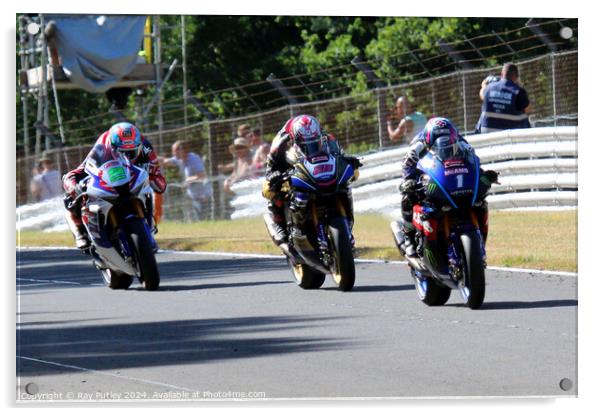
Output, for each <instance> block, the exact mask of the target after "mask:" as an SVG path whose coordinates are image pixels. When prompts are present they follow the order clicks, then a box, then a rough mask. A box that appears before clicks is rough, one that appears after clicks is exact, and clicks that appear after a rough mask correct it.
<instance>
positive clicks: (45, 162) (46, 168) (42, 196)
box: [31, 152, 63, 202]
mask: <svg viewBox="0 0 602 416" xmlns="http://www.w3.org/2000/svg"><path fill="white" fill-rule="evenodd" d="M38 163H39V169H38V172H39V173H38V174H37V175H35V176H34V177H33V179H32V180H31V194H32V195H33V198H34V200H35V201H36V202H39V201H44V200H46V199H50V198H54V197H55V196H59V195H61V194H62V193H63V186H62V182H61V174H60V173H59V171H58V170H56V169H55V168H54V161H53V160H52V159H50V157H49V156H48V154H47V153H46V152H44V153H42V157H41V158H40V159H39V160H38Z"/></svg>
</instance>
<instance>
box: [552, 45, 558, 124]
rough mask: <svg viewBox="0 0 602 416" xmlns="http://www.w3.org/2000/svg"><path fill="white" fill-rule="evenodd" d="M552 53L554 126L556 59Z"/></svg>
mask: <svg viewBox="0 0 602 416" xmlns="http://www.w3.org/2000/svg"><path fill="white" fill-rule="evenodd" d="M554 55H555V54H554V53H552V54H551V59H552V108H553V111H554V127H556V117H557V115H556V60H555V59H554Z"/></svg>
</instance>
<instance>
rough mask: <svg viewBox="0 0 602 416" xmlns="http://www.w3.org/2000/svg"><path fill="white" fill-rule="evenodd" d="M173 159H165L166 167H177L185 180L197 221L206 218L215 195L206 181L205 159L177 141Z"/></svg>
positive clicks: (173, 150)
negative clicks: (207, 210)
mask: <svg viewBox="0 0 602 416" xmlns="http://www.w3.org/2000/svg"><path fill="white" fill-rule="evenodd" d="M171 154H172V157H171V158H163V159H162V163H163V164H164V165H166V166H176V167H177V168H178V169H179V170H180V174H181V175H182V177H183V179H184V185H185V186H186V194H187V195H188V197H189V198H190V199H191V200H192V207H193V209H194V214H195V217H196V219H197V220H200V219H202V218H204V213H205V211H206V208H207V207H208V204H209V202H210V200H211V196H212V194H213V189H212V188H211V184H210V183H208V182H207V181H206V178H207V176H206V174H205V165H204V163H203V159H202V158H201V157H200V156H199V155H198V154H196V153H194V152H191V151H190V149H189V147H188V143H186V142H183V141H180V140H178V141H176V142H174V144H173V145H172V146H171Z"/></svg>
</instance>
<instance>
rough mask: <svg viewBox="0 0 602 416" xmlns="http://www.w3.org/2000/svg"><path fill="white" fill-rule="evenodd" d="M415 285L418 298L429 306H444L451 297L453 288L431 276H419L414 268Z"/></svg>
mask: <svg viewBox="0 0 602 416" xmlns="http://www.w3.org/2000/svg"><path fill="white" fill-rule="evenodd" d="M412 277H413V278H414V286H415V287H416V293H417V294H418V298H419V299H420V300H421V301H422V302H423V303H424V304H426V305H428V306H442V305H445V302H447V300H448V299H449V296H450V294H451V289H450V288H449V287H447V286H443V285H442V284H441V283H439V282H437V281H436V280H435V279H433V278H431V277H418V275H417V274H416V271H415V270H414V269H412Z"/></svg>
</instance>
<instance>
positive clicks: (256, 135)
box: [246, 127, 270, 171]
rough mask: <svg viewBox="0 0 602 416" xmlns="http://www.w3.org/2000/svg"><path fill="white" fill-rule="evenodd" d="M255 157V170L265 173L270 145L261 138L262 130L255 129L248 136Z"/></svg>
mask: <svg viewBox="0 0 602 416" xmlns="http://www.w3.org/2000/svg"><path fill="white" fill-rule="evenodd" d="M246 138H247V140H248V141H249V144H250V146H251V154H252V155H253V168H254V169H255V170H256V171H264V170H265V165H266V163H267V161H268V155H269V154H270V144H269V143H268V142H265V141H264V140H263V139H262V138H261V129H259V128H258V127H256V128H254V129H253V130H252V131H251V132H250V133H249V134H248V135H247V136H246Z"/></svg>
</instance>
